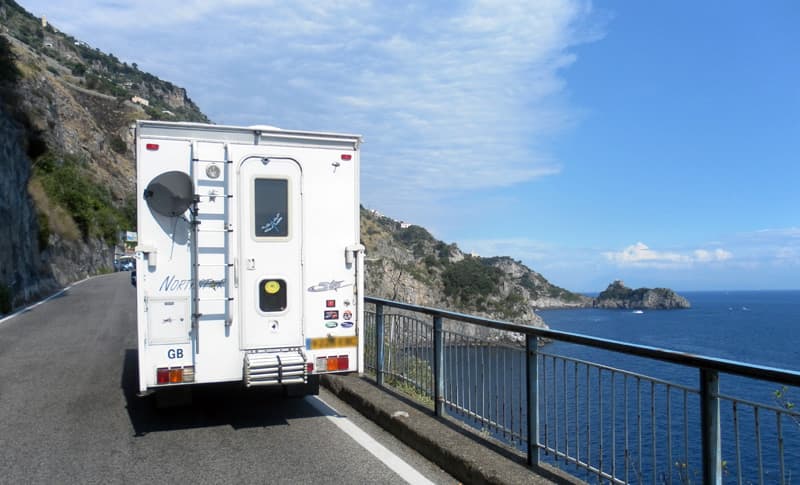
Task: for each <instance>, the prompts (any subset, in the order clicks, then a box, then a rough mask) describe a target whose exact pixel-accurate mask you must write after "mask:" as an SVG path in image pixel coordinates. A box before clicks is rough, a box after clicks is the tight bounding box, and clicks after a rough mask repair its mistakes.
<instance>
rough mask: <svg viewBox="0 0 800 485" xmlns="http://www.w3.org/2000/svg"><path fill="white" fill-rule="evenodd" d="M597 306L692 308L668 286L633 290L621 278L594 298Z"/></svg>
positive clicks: (662, 308)
mask: <svg viewBox="0 0 800 485" xmlns="http://www.w3.org/2000/svg"><path fill="white" fill-rule="evenodd" d="M594 307H595V308H629V309H652V310H672V309H678V308H690V307H691V304H690V303H689V301H688V300H687V299H686V298H684V297H682V296H680V295H678V294H677V293H675V292H674V291H672V290H670V289H668V288H653V289H650V288H638V289H636V290H633V289H631V288H628V287H627V286H625V283H623V282H622V281H620V280H617V281H614V282H613V283H611V284H610V285H608V288H606V289H605V290H604V291H603V292H602V293H600V294H599V295H598V296H597V298H595V300H594Z"/></svg>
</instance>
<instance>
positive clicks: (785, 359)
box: [539, 291, 800, 369]
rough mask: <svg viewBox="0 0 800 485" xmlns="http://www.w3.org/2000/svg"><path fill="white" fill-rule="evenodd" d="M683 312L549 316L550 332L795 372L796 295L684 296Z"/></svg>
mask: <svg viewBox="0 0 800 485" xmlns="http://www.w3.org/2000/svg"><path fill="white" fill-rule="evenodd" d="M684 295H685V296H686V298H687V299H688V300H689V301H690V302H691V303H692V308H690V309H688V310H671V311H655V310H653V311H646V312H645V313H643V314H634V313H632V312H631V311H630V310H594V309H592V310H589V309H584V310H550V311H542V312H540V313H539V315H540V316H542V318H544V320H545V321H546V322H547V324H548V325H549V326H550V327H551V328H553V329H556V330H564V331H567V332H573V333H582V334H587V335H593V336H596V337H604V338H609V339H614V340H621V341H624V342H631V343H638V344H644V345H651V346H654V347H662V348H667V349H673V350H680V351H684V352H691V353H697V354H703V355H708V356H711V357H720V358H724V359H731V360H740V361H744V362H748V363H751V364H760V365H766V366H771V367H781V368H787V369H798V368H800V345H798V344H800V291H731V292H691V293H689V292H687V293H684Z"/></svg>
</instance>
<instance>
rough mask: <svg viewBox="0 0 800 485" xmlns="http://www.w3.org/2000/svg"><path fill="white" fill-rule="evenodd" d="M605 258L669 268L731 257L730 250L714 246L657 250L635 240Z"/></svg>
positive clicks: (620, 263)
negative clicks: (714, 247)
mask: <svg viewBox="0 0 800 485" xmlns="http://www.w3.org/2000/svg"><path fill="white" fill-rule="evenodd" d="M603 256H605V258H606V259H607V260H609V261H611V262H613V263H616V264H618V265H620V266H640V267H653V268H663V269H666V268H670V267H678V266H686V265H690V264H694V263H712V262H721V261H727V260H729V259H731V258H732V257H733V254H732V253H731V252H730V251H727V250H725V249H721V248H716V249H713V250H708V249H695V250H693V251H688V252H678V251H659V250H655V249H651V248H650V247H648V246H647V245H646V244H644V243H642V242H637V243H636V244H633V245H631V246H628V247H627V248H625V249H623V250H622V251H619V252H605V253H603Z"/></svg>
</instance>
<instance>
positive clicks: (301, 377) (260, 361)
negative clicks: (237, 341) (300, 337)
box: [244, 350, 307, 387]
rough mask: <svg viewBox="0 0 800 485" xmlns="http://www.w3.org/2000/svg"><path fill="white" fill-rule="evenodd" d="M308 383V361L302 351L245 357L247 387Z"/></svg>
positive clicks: (265, 353) (266, 353)
mask: <svg viewBox="0 0 800 485" xmlns="http://www.w3.org/2000/svg"><path fill="white" fill-rule="evenodd" d="M306 381H307V375H306V359H305V357H304V356H303V354H302V353H301V351H300V350H291V351H280V352H260V353H248V354H246V355H245V357H244V382H245V385H246V386H247V387H250V386H269V385H278V384H304V383H306Z"/></svg>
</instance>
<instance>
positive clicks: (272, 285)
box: [264, 280, 281, 295]
mask: <svg viewBox="0 0 800 485" xmlns="http://www.w3.org/2000/svg"><path fill="white" fill-rule="evenodd" d="M280 289H281V284H280V283H278V282H277V281H275V280H270V281H267V282H266V283H264V291H266V292H267V293H269V294H270V295H274V294H275V293H277V292H279V291H280Z"/></svg>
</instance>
